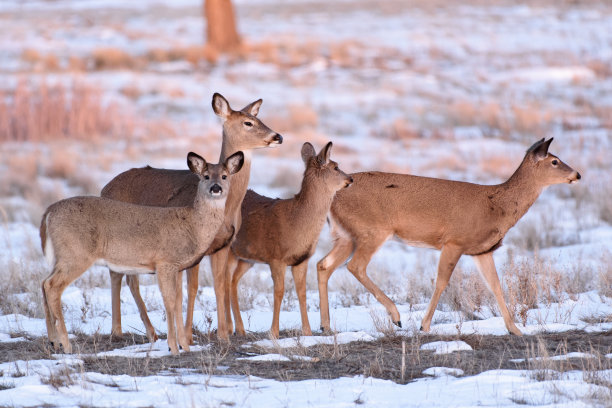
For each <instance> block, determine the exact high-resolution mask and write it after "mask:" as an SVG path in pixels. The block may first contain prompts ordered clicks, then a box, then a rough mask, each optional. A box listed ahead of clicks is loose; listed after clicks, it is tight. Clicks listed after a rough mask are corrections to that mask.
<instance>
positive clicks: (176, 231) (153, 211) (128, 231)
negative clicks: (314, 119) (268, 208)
mask: <svg viewBox="0 0 612 408" xmlns="http://www.w3.org/2000/svg"><path fill="white" fill-rule="evenodd" d="M243 162H244V155H243V154H242V152H237V153H235V154H233V155H232V156H230V157H228V158H227V160H225V162H223V163H220V164H214V165H213V164H207V163H206V161H205V160H204V159H203V158H202V157H200V156H198V155H197V154H195V153H189V155H188V156H187V163H188V165H189V169H190V170H191V172H193V174H195V175H196V176H197V177H198V179H199V182H198V186H197V193H196V197H195V200H194V202H193V204H191V205H190V206H188V207H173V208H163V207H150V206H142V205H137V204H130V203H124V202H121V201H115V200H110V199H108V198H102V197H73V198H68V199H66V200H62V201H58V202H57V203H55V204H52V205H51V206H50V207H49V208H47V211H46V212H45V214H44V215H43V219H42V222H41V226H40V239H41V244H42V247H43V252H44V253H45V255H46V257H47V259H48V260H49V263H50V264H51V265H52V266H53V272H51V275H50V276H49V277H48V278H47V279H45V280H44V281H43V284H42V293H43V302H44V308H45V317H46V321H47V333H48V336H49V340H50V341H51V342H52V344H53V346H54V347H55V348H56V349H58V348H59V346H60V344H61V346H62V347H63V349H64V351H65V352H67V353H71V352H72V346H71V344H70V341H69V340H68V332H67V331H66V325H65V323H64V316H63V314H62V305H61V297H62V293H63V292H64V289H66V287H67V286H68V285H69V284H70V283H71V282H73V281H74V280H75V279H76V278H78V277H79V276H80V275H82V274H83V273H84V272H85V271H86V270H87V269H88V268H89V267H91V266H92V265H93V264H99V265H107V266H108V267H109V268H113V269H114V270H115V271H120V272H122V273H126V274H140V273H153V272H157V280H158V283H159V289H160V291H161V293H162V298H163V301H164V306H165V308H166V317H167V321H168V346H169V347H170V350H171V351H172V354H178V347H177V332H178V342H179V344H180V345H181V346H182V347H183V349H184V350H186V351H188V350H189V341H188V340H187V338H186V337H185V333H184V326H183V322H182V294H181V293H180V292H181V291H180V290H177V289H179V288H178V287H177V285H178V283H180V271H182V270H183V269H185V268H189V267H191V266H193V265H195V264H197V263H199V262H200V260H201V259H202V257H203V256H204V253H205V252H206V250H207V249H208V248H209V246H210V244H211V242H212V240H213V239H214V238H215V236H216V235H217V231H218V230H219V228H220V227H221V226H222V225H223V222H224V218H225V217H224V215H225V204H226V198H227V194H228V191H229V186H230V179H229V176H230V175H232V174H234V173H236V172H238V171H239V170H240V168H241V167H242V164H243Z"/></svg>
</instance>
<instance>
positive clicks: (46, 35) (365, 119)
mask: <svg viewBox="0 0 612 408" xmlns="http://www.w3.org/2000/svg"><path fill="white" fill-rule="evenodd" d="M611 27H612V3H610V2H607V1H603V0H602V1H596V0H574V1H569V0H568V1H556V0H533V1H526V2H521V4H520V5H519V4H516V2H514V1H495V2H491V1H485V0H468V1H464V2H453V1H448V0H432V1H429V0H411V1H406V0H385V1H374V0H334V1H322V0H285V1H272V0H233V1H231V2H230V1H229V0H206V1H200V0H176V1H175V0H139V1H134V2H126V1H122V0H48V1H45V0H31V1H30V0H15V1H11V0H3V1H2V2H0V78H1V79H2V80H1V81H0V270H2V271H6V273H9V274H10V276H12V278H11V279H7V280H6V282H5V283H2V284H0V286H2V285H4V286H2V287H1V288H0V289H3V290H6V291H8V293H21V292H24V293H32V296H34V297H36V296H39V295H38V291H39V290H38V285H39V282H40V279H39V278H40V276H43V275H46V273H48V272H47V271H46V267H44V266H43V264H42V258H41V253H40V247H39V242H38V236H37V234H38V231H37V228H38V225H39V223H40V218H41V215H42V213H43V211H44V209H45V208H46V207H47V206H48V205H49V204H51V203H52V202H54V201H57V200H59V199H61V198H65V197H68V196H73V195H79V194H93V195H98V194H99V192H100V189H101V188H102V187H103V186H104V185H105V184H106V183H107V182H108V181H110V179H112V177H113V176H115V175H116V174H118V173H120V172H122V171H125V170H127V169H129V168H131V167H139V166H144V165H147V164H148V165H151V166H154V167H166V168H180V169H182V168H185V156H186V153H187V152H188V151H190V150H193V151H196V152H198V153H200V154H202V155H203V156H205V157H206V158H207V159H208V158H210V160H213V161H214V160H216V158H217V157H218V155H219V151H220V142H221V124H220V120H219V119H218V118H217V117H216V116H215V115H214V113H213V111H212V109H211V98H212V94H213V93H214V92H220V93H221V94H223V95H224V96H225V97H226V98H227V100H228V101H229V102H230V104H231V105H232V107H233V108H234V109H239V108H242V107H243V106H244V105H246V104H248V103H250V102H252V101H254V100H256V99H259V98H262V99H263V101H264V103H263V105H262V107H261V110H260V113H259V117H260V118H261V119H262V120H263V121H264V122H265V123H266V124H267V125H268V126H269V127H271V128H272V129H274V130H276V131H278V132H280V133H282V134H283V136H284V137H285V139H284V140H285V142H284V143H283V145H282V146H281V147H280V148H278V149H274V150H271V149H262V150H260V151H257V152H255V154H254V156H253V157H254V165H253V171H252V174H251V185H252V186H253V188H254V189H256V190H257V191H258V192H260V193H264V194H268V195H273V196H279V197H290V196H291V195H292V194H295V193H296V192H297V191H298V190H299V186H300V182H301V174H302V171H303V164H302V161H301V160H300V156H299V154H300V153H299V152H300V147H301V145H302V143H303V142H305V141H310V142H311V143H313V144H314V145H315V147H316V148H317V149H319V148H321V147H322V146H323V145H324V143H326V142H327V141H329V140H331V141H333V142H334V148H333V151H332V157H333V158H334V159H335V160H337V161H338V162H339V163H340V167H341V168H342V169H343V170H345V171H347V172H355V171H361V170H373V169H376V170H384V171H392V172H401V173H412V174H418V175H426V176H434V177H443V178H451V179H455V180H465V181H472V182H480V183H496V182H501V181H504V180H505V179H506V178H508V177H509V176H510V175H511V174H512V172H513V171H514V169H515V168H516V167H517V166H518V164H519V163H520V161H521V159H522V157H523V155H524V152H525V150H526V149H527V148H528V147H529V146H530V145H531V144H533V143H534V142H535V141H536V140H538V139H540V138H542V137H547V138H548V137H553V136H554V137H555V141H554V142H553V144H552V146H551V152H553V153H555V154H557V155H558V156H560V157H561V159H563V160H564V161H565V162H567V163H568V164H569V165H570V166H572V167H574V168H575V169H577V170H578V171H580V173H582V175H583V180H582V181H581V183H580V184H578V185H572V186H567V185H561V186H554V187H552V188H550V189H548V190H547V191H546V192H545V193H544V195H543V196H542V197H541V198H540V200H538V201H537V202H536V204H535V205H534V207H533V208H532V210H531V211H530V212H529V213H528V214H527V216H526V217H525V218H524V219H523V220H522V221H521V222H520V223H519V224H518V225H517V227H516V228H514V229H513V230H511V232H510V233H509V235H508V237H507V239H506V246H505V247H504V248H503V249H502V250H500V251H499V255H496V257H498V258H499V259H501V260H503V263H504V265H506V266H505V267H502V268H501V269H502V273H504V271H505V270H512V268H513V267H514V268H515V270H518V272H516V275H514V278H512V279H515V280H511V281H505V283H504V285H505V290H507V291H508V290H511V289H512V285H513V284H514V283H513V282H515V283H516V287H515V288H514V290H515V292H521V289H520V282H521V281H520V279H521V275H520V273H526V274H531V273H532V272H533V268H534V267H533V265H532V266H530V268H531V269H529V270H527V271H523V272H520V268H519V269H516V265H518V264H520V256H522V255H524V256H529V257H530V259H531V258H533V254H534V253H537V254H541V255H539V256H541V257H542V258H541V259H542V261H541V262H540V264H539V265H540V266H541V267H543V266H546V267H548V266H549V265H556V266H554V267H555V268H557V269H555V271H556V272H554V271H553V272H551V271H550V270H548V272H546V274H545V276H546V277H545V278H543V279H547V280H543V281H542V283H541V286H542V288H546V287H548V288H550V286H551V285H553V284H555V282H556V285H566V283H567V285H566V286H563V287H560V286H559V287H556V288H555V289H554V290H555V293H559V294H562V293H566V294H567V293H569V294H571V293H582V292H585V291H590V290H595V291H597V293H601V294H604V295H605V294H607V296H612V293H611V292H612V267H609V266H608V264H610V261H611V260H612V256H611V254H610V252H609V248H610V245H611V243H612V228H610V224H611V223H612V178H611V177H612V175H611V172H610V170H611V166H610V157H611V153H612V150H611V148H610V147H611V145H610V144H611V141H612V29H611ZM320 247H321V249H320V250H319V252H318V253H317V254H316V255H315V256H314V257H313V258H312V262H313V263H314V262H316V261H317V260H318V259H320V258H321V257H322V255H323V254H324V253H325V252H324V251H325V250H326V249H329V237H328V234H327V230H325V231H324V232H323V234H322V238H321V245H320ZM560 248H563V250H562V251H561V250H560ZM560 254H562V255H560ZM436 257H437V253H436V252H428V251H426V250H423V249H419V250H415V249H412V248H407V247H405V246H403V245H399V244H397V243H393V242H391V243H389V244H387V245H385V247H384V248H383V250H382V251H380V252H379V253H378V254H377V256H376V257H375V259H374V261H373V263H372V267H371V268H370V273H371V274H372V275H373V276H374V280H375V281H377V283H379V284H380V285H381V287H383V290H386V291H387V293H388V294H389V295H390V296H391V297H392V298H393V299H394V300H396V301H400V302H409V303H410V304H411V305H412V304H413V303H418V302H420V301H422V300H423V299H427V297H428V296H429V293H430V291H431V288H432V286H433V285H432V283H431V280H432V279H433V276H434V272H435V267H434V265H435V263H436ZM547 257H548V258H547ZM551 260H552V261H551ZM551 262H552V263H551ZM461 265H463V264H461ZM461 265H460V271H459V272H458V273H459V274H460V273H461ZM512 265H514V266H512ZM557 266H558V267H557ZM206 267H208V266H207V265H206ZM470 268H472V265H471V263H470V265H469V266H467V265H466V266H465V267H464V269H466V270H471V269H470ZM24 271H28V274H26V275H24ZM415 271H416V272H418V274H415V273H414V272H415ZM260 272H262V273H263V275H262V276H263V278H262V279H264V278H265V281H266V282H267V281H268V280H269V277H267V276H268V275H267V271H266V269H260ZM398 273H400V274H401V278H400V279H396V278H395V277H396V276H397V275H396V274H398ZM568 273H570V274H571V276H572V279H571V280H569V279H561V278H560V277H561V276H566V275H567V274H568ZM314 275H315V274H312V273H311V274H310V277H309V285H310V286H309V287H310V289H315V288H316V284H315V283H314V280H315V276H314ZM336 275H337V276H336ZM336 275H334V277H333V278H332V288H334V285H333V282H334V281H333V279H336V283H335V288H336V291H337V292H336V293H337V296H338V299H339V300H337V302H338V304H342V305H347V306H350V305H351V304H359V302H364V300H363V299H364V296H366V295H365V293H364V291H363V289H362V288H361V287H360V286H359V285H358V284H357V282H356V281H354V279H353V280H351V279H352V277H350V276H349V275H348V274H347V273H346V271H345V270H343V271H342V272H338V273H337V274H336ZM376 276H378V278H376ZM469 276H471V275H469V273H468V278H466V279H464V280H460V279H459V280H455V281H456V282H459V283H457V284H458V285H478V284H480V285H482V283H481V282H480V281H479V280H478V279H471V278H469ZM526 276H527V275H525V276H524V277H523V279H526ZM33 277H36V278H35V279H34V278H33ZM83 279H85V281H87V279H89V281H88V282H89V283H87V284H89V285H93V286H103V287H108V284H109V281H108V276H107V275H106V272H100V273H99V274H97V275H96V274H88V275H85V278H82V279H81V280H82V281H83ZM202 279H203V282H202V283H203V285H206V284H210V277H207V275H206V274H203V277H202ZM246 279H247V277H245V280H246ZM377 279H378V280H377ZM461 282H464V283H461ZM479 282H480V283H479ZM551 282H552V283H551ZM523 283H524V282H523ZM570 283H571V285H577V286H571V285H570ZM82 284H83V285H84V283H82ZM266 284H267V283H266ZM250 286H251V287H256V286H257V285H256V284H255V283H253V282H252V283H251V285H250ZM542 288H540V289H538V290H542ZM288 290H289V289H288ZM289 291H290V290H289ZM290 292H291V291H290ZM447 292H450V294H449V295H448V296H447V298H446V304H447V305H450V306H449V307H466V306H462V305H460V304H459V303H461V302H459V303H457V299H455V300H453V298H452V296H453V295H452V293H453V292H452V290H449V291H447ZM542 293H544V292H542ZM548 293H549V294H550V291H549V292H548ZM244 296H247V295H244ZM445 296H446V295H445ZM542 296H544V295H542ZM255 297H256V295H251V298H255ZM311 297H312V296H311ZM15 299H16V300H15ZM538 299H540V298H538V295H536V301H538ZM243 300H244V299H243ZM316 300H317V299H316V297H315V301H316ZM289 301H291V299H289ZM251 302H253V299H251ZM453 302H455V303H457V304H455V306H453ZM474 302H477V303H478V302H480V304H482V302H483V301H482V300H474ZM0 303H6V304H4V305H3V306H2V308H3V311H4V312H5V313H8V312H10V311H15V310H19V311H20V312H22V313H24V314H29V315H33V316H39V317H40V316H41V310H40V304H39V303H38V304H37V301H36V299H35V298H32V297H27V298H24V299H21V298H14V299H13V300H11V301H10V302H8V303H7V302H0ZM491 303H492V304H493V303H494V301H493V300H492V299H491ZM316 304H318V301H316V302H314V303H313V307H314V308H316V307H317V306H316ZM105 307H106V306H105ZM474 307H476V306H474ZM491 307H492V308H494V307H495V306H491ZM517 307H518V306H517ZM517 307H515V309H514V311H515V312H517V310H518V309H517ZM246 308H248V306H247V307H246ZM519 309H520V308H519ZM519 311H520V310H519ZM493 313H494V312H493Z"/></svg>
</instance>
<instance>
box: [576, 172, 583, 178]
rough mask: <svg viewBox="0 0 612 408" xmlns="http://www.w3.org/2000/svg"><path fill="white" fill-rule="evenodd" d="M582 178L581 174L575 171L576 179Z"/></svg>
mask: <svg viewBox="0 0 612 408" xmlns="http://www.w3.org/2000/svg"><path fill="white" fill-rule="evenodd" d="M581 178H582V176H581V175H580V173H578V172H576V180H580V179H581Z"/></svg>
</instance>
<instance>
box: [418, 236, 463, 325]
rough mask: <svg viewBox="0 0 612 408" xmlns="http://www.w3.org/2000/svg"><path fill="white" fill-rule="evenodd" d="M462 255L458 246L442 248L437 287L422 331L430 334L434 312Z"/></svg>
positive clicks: (424, 317) (424, 319)
mask: <svg viewBox="0 0 612 408" xmlns="http://www.w3.org/2000/svg"><path fill="white" fill-rule="evenodd" d="M461 254H462V251H461V249H460V248H458V247H456V246H452V245H445V246H444V247H443V248H442V253H441V254H440V261H439V262H438V276H437V277H436V287H435V289H434V293H433V295H431V300H430V301H429V306H428V307H427V311H426V312H425V316H423V320H422V321H421V330H423V331H425V332H428V331H429V329H430V326H431V319H432V318H433V315H434V312H435V311H436V307H437V306H438V301H439V300H440V296H441V295H442V292H444V289H445V288H446V286H447V285H448V281H449V280H450V277H451V275H452V274H453V270H454V269H455V265H457V262H458V261H459V258H460V257H461Z"/></svg>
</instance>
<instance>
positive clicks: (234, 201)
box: [101, 93, 283, 342]
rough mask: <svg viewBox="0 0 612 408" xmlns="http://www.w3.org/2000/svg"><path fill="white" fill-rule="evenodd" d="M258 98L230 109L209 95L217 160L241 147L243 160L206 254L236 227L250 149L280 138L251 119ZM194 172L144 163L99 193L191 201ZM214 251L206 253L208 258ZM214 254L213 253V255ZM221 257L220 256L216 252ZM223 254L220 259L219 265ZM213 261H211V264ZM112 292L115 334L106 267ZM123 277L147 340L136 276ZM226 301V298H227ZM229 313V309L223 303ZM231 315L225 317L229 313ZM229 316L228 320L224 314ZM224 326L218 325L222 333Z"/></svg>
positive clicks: (220, 311)
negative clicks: (219, 124) (216, 125)
mask: <svg viewBox="0 0 612 408" xmlns="http://www.w3.org/2000/svg"><path fill="white" fill-rule="evenodd" d="M261 103H262V100H261V99H259V100H257V101H255V102H253V103H251V104H249V105H247V106H245V107H244V108H243V109H242V110H239V111H235V110H232V108H231V107H230V105H229V103H228V102H227V100H226V99H225V98H224V97H223V96H222V95H220V94H218V93H215V94H214V95H213V98H212V107H213V110H214V112H215V114H216V115H217V116H219V117H220V118H221V119H222V121H223V140H222V145H221V157H220V161H225V160H226V158H227V157H229V156H230V155H232V154H234V153H236V152H237V151H242V152H244V165H243V168H242V171H241V172H240V173H238V174H236V175H235V176H234V177H233V179H232V184H231V186H230V190H229V193H228V195H227V200H226V201H227V203H226V206H225V223H224V227H222V228H221V229H220V230H219V233H218V234H217V236H216V237H215V240H214V241H213V243H212V244H211V247H210V248H209V249H208V251H207V252H206V255H212V254H214V253H215V252H216V251H219V250H221V249H222V248H224V247H226V246H227V245H228V244H229V243H230V242H231V240H232V238H233V235H234V232H235V231H236V230H238V228H239V227H240V204H241V203H242V199H243V198H244V195H245V193H246V190H247V186H248V184H249V176H250V172H251V150H253V149H258V148H263V147H275V146H276V145H278V144H281V143H282V142H283V138H282V136H281V135H280V134H278V133H276V132H274V131H273V130H271V129H270V128H268V127H267V126H266V125H265V124H264V123H263V122H262V121H260V120H259V119H257V117H256V116H257V114H258V113H259V108H260V106H261ZM197 182H198V180H197V177H195V176H194V175H193V174H192V173H190V172H189V171H183V170H166V169H154V168H151V167H145V168H140V169H131V170H128V171H126V172H124V173H121V174H120V175H118V176H117V177H115V178H114V179H112V180H111V181H110V182H109V183H108V184H107V185H106V186H105V187H104V188H103V189H102V193H101V196H102V197H107V198H112V199H114V200H120V201H125V202H128V203H134V204H142V205H152V206H160V207H175V206H186V205H190V204H191V203H193V201H194V199H195V196H196V186H197ZM213 257H214V255H212V256H211V262H213ZM218 258H219V256H218V255H217V256H216V259H218ZM221 258H222V257H221ZM219 264H220V261H218V260H217V261H216V262H213V273H214V274H213V278H214V286H215V295H216V297H217V316H218V321H219V326H220V329H221V328H224V324H225V322H226V309H225V304H226V301H225V293H226V292H228V290H229V279H228V278H227V276H226V274H224V273H220V272H219V270H220V266H218V265H219ZM224 265H225V260H223V266H224ZM215 266H217V267H216V268H215ZM198 274H199V265H198V264H195V265H192V267H191V268H189V269H188V270H187V286H188V296H187V316H186V321H185V330H186V336H187V337H188V338H189V339H190V342H191V341H192V326H193V308H194V304H195V298H196V295H197V291H198ZM110 275H111V294H112V319H113V322H112V333H113V334H114V335H117V336H121V334H122V331H121V301H120V292H121V280H122V278H123V274H121V273H115V271H112V269H111V272H110ZM126 280H127V283H128V286H129V288H130V291H131V292H132V296H133V297H134V300H135V301H136V304H137V306H138V310H139V312H140V317H141V319H142V321H143V323H144V325H145V327H146V330H147V336H148V337H149V339H150V340H151V341H153V340H154V339H155V338H156V337H157V336H156V335H155V329H154V328H153V326H152V325H151V322H150V321H149V318H148V317H147V309H146V307H145V304H144V302H143V301H142V297H141V296H140V290H139V284H138V276H137V275H128V276H127V279H126ZM228 302H229V299H228ZM227 313H228V314H229V309H227ZM230 319H231V318H230ZM230 321H231V320H230ZM225 332H226V330H225V329H224V330H219V331H218V333H219V336H221V337H222V338H227V336H225V337H224V336H223V333H225Z"/></svg>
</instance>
